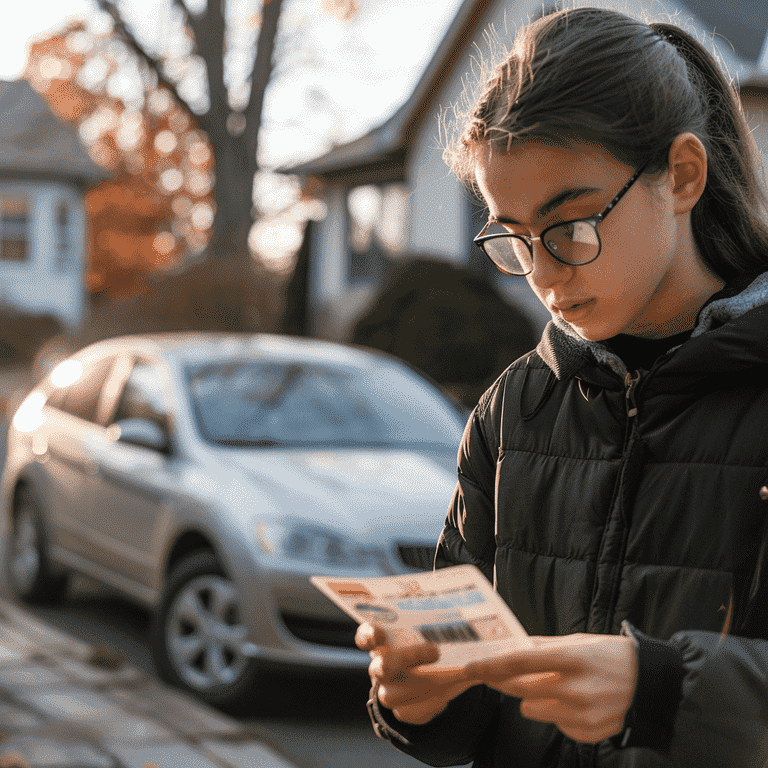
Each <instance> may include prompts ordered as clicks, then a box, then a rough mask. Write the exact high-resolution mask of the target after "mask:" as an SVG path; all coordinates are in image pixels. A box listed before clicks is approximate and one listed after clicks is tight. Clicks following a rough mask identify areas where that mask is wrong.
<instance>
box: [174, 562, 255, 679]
mask: <svg viewBox="0 0 768 768" xmlns="http://www.w3.org/2000/svg"><path fill="white" fill-rule="evenodd" d="M246 636H247V630H246V628H245V627H244V626H243V624H242V622H241V619H240V607H239V601H238V595H237V590H236V589H235V587H234V585H233V584H232V582H231V581H229V580H228V579H226V578H224V577H223V576H220V575H217V574H205V575H202V576H197V577H196V578H194V579H192V580H190V581H189V582H187V583H186V584H185V585H184V586H183V587H182V588H181V589H180V590H179V592H178V593H177V594H176V595H175V596H174V598H173V600H172V602H171V605H170V608H169V612H168V621H167V623H166V644H167V650H168V656H169V658H170V661H171V663H172V664H173V666H174V668H175V669H176V671H177V672H178V674H179V675H180V676H181V678H182V679H183V680H184V682H185V683H186V684H187V685H189V686H190V687H192V688H194V689H195V690H198V691H207V690H210V689H213V688H219V687H229V686H232V685H234V684H235V683H237V681H238V680H239V679H240V678H241V677H242V675H243V673H244V672H245V669H246V666H247V664H248V657H247V656H246V655H245V654H244V653H243V650H242V645H243V643H244V642H245V639H246Z"/></svg>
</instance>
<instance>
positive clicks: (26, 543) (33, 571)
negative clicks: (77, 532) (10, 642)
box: [5, 487, 68, 605]
mask: <svg viewBox="0 0 768 768" xmlns="http://www.w3.org/2000/svg"><path fill="white" fill-rule="evenodd" d="M48 547H49V544H48V533H47V531H46V528H45V522H44V520H43V515H42V512H41V508H40V504H39V502H38V500H37V498H36V496H35V494H34V492H33V491H32V489H31V488H29V487H22V488H19V490H18V491H17V492H16V497H15V499H14V504H13V517H12V519H11V530H10V535H9V536H8V543H7V549H6V554H5V566H6V576H7V579H8V586H9V588H10V590H11V592H12V593H13V594H14V595H15V596H16V597H17V598H19V599H20V600H22V601H24V602H26V603H35V604H47V605H52V604H54V603H58V602H61V600H62V598H63V597H64V595H65V593H66V591H67V581H68V575H67V574H62V573H57V572H56V571H55V569H54V568H53V567H52V565H51V560H50V556H49V554H48Z"/></svg>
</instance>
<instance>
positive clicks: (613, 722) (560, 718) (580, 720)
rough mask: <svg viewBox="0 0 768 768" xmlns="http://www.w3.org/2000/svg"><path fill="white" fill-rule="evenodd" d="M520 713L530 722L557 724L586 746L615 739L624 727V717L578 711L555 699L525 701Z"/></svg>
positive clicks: (593, 708)
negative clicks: (611, 738) (613, 737)
mask: <svg viewBox="0 0 768 768" xmlns="http://www.w3.org/2000/svg"><path fill="white" fill-rule="evenodd" d="M520 714H522V715H523V716H524V717H526V718H528V719H529V720H537V721H538V722H542V723H554V724H555V725H556V726H557V727H558V728H559V729H560V730H561V731H562V732H563V733H564V734H565V735H566V736H569V737H570V738H572V739H574V740H575V741H581V742H584V743H586V744H594V743H595V742H598V741H602V740H603V739H607V738H610V737H611V736H615V735H616V734H617V733H620V732H621V729H622V728H623V727H624V720H623V718H621V717H611V716H610V715H608V714H607V713H606V712H604V711H603V710H602V709H601V708H600V707H596V706H584V707H580V708H578V709H574V708H573V707H570V706H568V705H566V704H564V703H563V702H562V701H557V700H552V699H528V700H524V701H522V702H521V703H520Z"/></svg>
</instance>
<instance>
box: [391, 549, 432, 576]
mask: <svg viewBox="0 0 768 768" xmlns="http://www.w3.org/2000/svg"><path fill="white" fill-rule="evenodd" d="M397 555H398V557H399V558H400V560H401V561H402V562H403V563H405V565H407V566H408V567H409V568H415V569H416V570H418V571H431V570H432V567H433V564H434V561H435V545H434V544H398V545H397Z"/></svg>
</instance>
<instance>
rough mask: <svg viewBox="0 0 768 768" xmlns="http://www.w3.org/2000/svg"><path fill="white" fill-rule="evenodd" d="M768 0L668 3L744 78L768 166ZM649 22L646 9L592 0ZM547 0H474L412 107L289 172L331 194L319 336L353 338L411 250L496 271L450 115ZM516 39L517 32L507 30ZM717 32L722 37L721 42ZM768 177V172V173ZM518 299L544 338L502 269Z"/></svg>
mask: <svg viewBox="0 0 768 768" xmlns="http://www.w3.org/2000/svg"><path fill="white" fill-rule="evenodd" d="M764 3H765V0H734V2H731V3H713V2H711V0H685V5H683V4H682V2H676V1H674V0H656V2H654V3H653V17H654V18H660V17H661V16H662V15H664V14H669V15H670V16H673V17H674V18H675V22H676V23H678V24H680V25H681V26H683V27H684V28H686V29H687V30H689V31H691V32H693V33H694V34H695V35H696V36H697V38H698V39H699V40H702V42H704V44H705V45H707V46H708V47H709V49H710V50H712V51H713V52H715V53H716V54H717V55H718V56H719V57H720V59H721V61H722V62H723V63H724V64H725V66H726V67H727V70H728V72H729V73H730V75H731V76H734V77H736V78H737V80H738V83H739V86H740V93H741V98H742V102H743V104H744V107H745V111H746V112H747V115H748V118H749V122H750V126H751V127H752V128H753V135H754V136H755V139H756V140H757V143H758V146H759V149H760V151H761V154H762V157H763V163H764V166H765V167H766V169H768V37H766V31H768V15H766V13H765V5H764ZM588 4H589V5H592V6H595V5H599V6H605V7H613V8H616V9H617V10H620V11H622V12H624V13H628V14H630V15H633V16H637V17H640V18H646V17H647V13H648V9H649V3H647V2H645V1H644V0H591V1H590V2H589V3H588ZM541 8H542V3H541V0H464V1H463V2H462V3H461V4H460V5H459V8H458V11H457V13H456V16H455V18H454V20H453V22H452V24H451V25H450V27H449V29H448V30H447V33H446V34H445V36H444V38H443V39H442V41H441V42H440V44H439V45H438V47H437V49H436V51H435V54H434V56H433V57H432V59H431V61H430V63H429V64H428V66H427V67H426V69H425V71H424V72H423V74H422V76H421V78H420V80H419V81H418V83H417V85H416V87H415V88H414V90H413V92H412V94H411V96H410V97H409V98H408V100H407V101H406V102H405V103H404V104H403V105H402V106H401V107H400V108H399V109H398V110H397V111H396V112H395V113H394V114H393V115H392V116H391V117H390V118H389V119H388V120H387V121H386V122H385V123H383V124H382V125H380V126H378V127H376V128H375V129H374V130H372V131H370V132H369V133H367V134H365V135H364V136H361V137H360V138H358V139H356V140H355V141H352V142H350V143H347V144H344V145H341V146H337V147H335V148H334V149H333V150H331V151H330V152H328V153H327V154H325V155H323V156H322V157H319V158H317V159H315V160H311V161H309V162H306V163H303V164H301V165H298V166H295V167H292V168H286V169H283V171H284V172H285V173H294V174H297V175H299V176H300V177H303V178H304V179H305V180H306V179H308V178H312V179H314V180H315V182H319V184H317V186H319V187H320V188H322V189H323V190H324V191H323V200H324V202H325V204H326V207H327V215H326V216H325V218H324V219H323V220H322V221H320V222H316V223H315V224H314V226H313V227H312V228H311V230H310V232H311V242H309V244H308V247H309V249H310V257H309V265H310V266H309V289H308V301H309V304H310V306H309V317H310V318H312V322H313V327H312V328H311V332H312V333H313V334H314V335H318V336H325V337H330V338H337V339H345V338H348V337H349V333H350V330H351V328H352V325H353V324H354V322H355V320H356V319H357V318H358V317H359V315H360V314H361V313H362V312H363V311H364V310H365V308H366V307H367V305H368V304H369V303H370V301H371V298H372V296H373V295H374V292H375V291H376V289H377V288H378V287H379V285H380V282H381V278H382V275H383V273H384V271H385V269H386V266H387V264H388V263H390V262H392V261H394V260H396V259H397V258H398V256H401V255H402V254H404V253H410V254H413V253H415V254H420V253H423V254H429V255H437V256H440V257H442V258H445V259H447V260H449V261H451V262H452V263H455V264H474V265H475V266H476V267H477V268H480V269H488V268H489V265H488V264H486V262H487V259H484V257H483V256H482V254H480V253H479V252H478V251H477V249H476V248H474V246H472V245H471V241H472V237H473V236H474V235H475V234H476V233H477V232H478V231H479V230H480V229H481V227H482V225H483V223H484V219H485V213H484V211H483V210H482V209H481V208H480V206H479V205H478V204H477V202H476V201H474V200H473V199H472V198H471V196H470V195H469V194H468V193H467V192H466V191H465V190H464V189H463V188H462V187H461V186H460V185H459V183H458V182H457V181H456V180H455V179H454V178H453V176H452V175H451V174H450V173H449V172H448V169H447V167H446V166H445V164H444V162H443V159H442V149H441V147H440V141H439V120H438V116H439V114H440V111H441V109H445V108H448V107H450V105H451V104H453V103H455V102H456V101H457V100H458V98H459V97H460V95H461V93H462V90H463V85H462V79H463V78H464V77H465V76H466V74H467V73H468V72H469V71H470V68H471V57H472V56H473V54H476V48H474V46H475V45H477V46H479V47H480V49H481V50H483V51H485V50H486V49H487V48H486V46H485V45H484V42H483V36H484V33H485V32H486V31H487V30H488V28H489V26H490V25H493V27H494V28H495V30H496V32H497V33H498V34H499V36H501V37H504V38H511V37H512V36H513V33H514V32H513V31H514V29H516V28H517V26H518V25H519V24H520V23H522V22H524V21H526V20H527V19H529V18H533V17H535V16H536V15H538V14H540V13H541ZM505 30H510V31H509V32H505ZM712 30H716V32H717V35H714V36H713V35H712ZM767 175H768V172H767ZM490 269H491V270H492V272H493V274H494V278H493V279H494V280H496V281H498V285H499V287H500V288H501V289H502V290H503V292H504V293H505V294H506V295H507V296H508V298H509V299H510V301H512V302H513V303H515V304H516V305H517V306H518V307H519V308H520V309H522V310H523V311H524V312H525V313H526V314H527V315H528V316H529V317H530V319H531V321H532V322H533V324H534V326H535V327H536V328H538V329H541V328H543V326H544V324H545V323H546V321H547V320H548V319H549V315H548V314H547V313H546V311H545V310H544V308H543V307H542V306H541V305H540V304H539V302H538V301H537V300H536V298H535V297H534V296H533V294H532V292H531V291H530V290H529V289H528V287H527V284H526V283H525V281H521V280H519V279H516V278H510V277H505V276H503V275H501V274H500V273H498V272H497V271H496V270H494V269H493V268H492V267H490Z"/></svg>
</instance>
